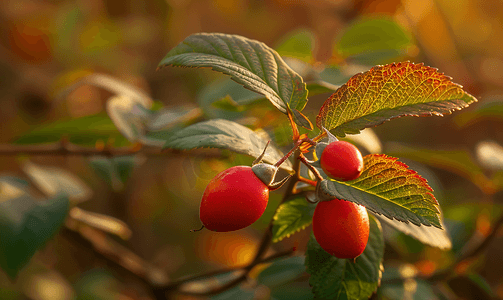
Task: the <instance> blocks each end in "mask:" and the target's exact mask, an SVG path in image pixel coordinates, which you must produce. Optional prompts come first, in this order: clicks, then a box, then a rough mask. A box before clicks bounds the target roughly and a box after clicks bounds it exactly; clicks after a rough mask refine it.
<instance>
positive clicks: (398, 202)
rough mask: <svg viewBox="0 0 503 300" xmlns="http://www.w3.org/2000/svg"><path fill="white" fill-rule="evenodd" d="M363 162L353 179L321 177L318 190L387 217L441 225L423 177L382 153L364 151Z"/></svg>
mask: <svg viewBox="0 0 503 300" xmlns="http://www.w3.org/2000/svg"><path fill="white" fill-rule="evenodd" d="M363 163H364V170H363V172H362V174H361V175H360V177H358V178H357V179H355V180H351V181H346V182H339V181H334V180H323V181H322V182H321V183H320V185H319V187H320V191H321V192H323V193H325V194H327V196H331V197H335V198H338V199H344V200H348V201H351V202H354V203H357V204H360V205H363V206H365V207H367V209H369V210H371V211H372V212H374V213H376V214H380V215H384V216H385V217H388V218H389V219H396V220H398V221H402V222H405V223H408V222H411V223H412V224H414V225H416V226H420V225H426V226H430V225H433V226H435V227H438V228H441V224H440V219H439V216H438V214H439V213H440V211H439V209H438V203H437V200H436V199H435V196H433V194H432V192H433V190H432V189H431V187H430V186H429V185H428V183H427V182H426V180H425V179H424V178H423V177H421V176H420V175H419V174H417V172H415V171H413V170H411V169H409V168H408V167H407V165H405V164H404V163H401V162H398V161H397V158H394V157H389V156H386V155H384V154H373V155H372V154H371V155H367V156H365V157H364V158H363Z"/></svg>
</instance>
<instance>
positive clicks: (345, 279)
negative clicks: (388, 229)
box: [306, 216, 384, 300]
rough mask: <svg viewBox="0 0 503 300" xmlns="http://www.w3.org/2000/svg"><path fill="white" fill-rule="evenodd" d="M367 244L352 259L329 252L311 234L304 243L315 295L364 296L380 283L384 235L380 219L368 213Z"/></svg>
mask: <svg viewBox="0 0 503 300" xmlns="http://www.w3.org/2000/svg"><path fill="white" fill-rule="evenodd" d="M369 221H370V236H369V240H368V243H367V247H366V248H365V250H364V251H363V253H362V255H360V256H358V257H357V258H356V259H355V260H354V262H353V260H351V259H340V258H337V257H335V256H332V255H330V254H328V253H327V252H326V251H325V250H323V249H322V248H321V246H320V245H319V244H318V242H316V239H315V237H314V235H311V239H310V240H309V242H308V244H307V251H306V267H307V272H308V273H309V274H311V278H310V279H309V284H310V285H311V286H312V287H313V293H314V295H315V298H316V299H327V300H328V299H355V300H356V299H367V298H369V297H370V296H371V295H372V294H373V293H374V292H375V291H376V290H377V287H378V286H379V282H380V279H381V275H382V270H383V268H382V259H383V255H384V239H383V235H382V230H381V226H380V224H379V222H378V221H377V220H375V219H374V218H373V217H372V216H369Z"/></svg>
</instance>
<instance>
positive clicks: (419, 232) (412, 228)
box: [376, 215, 452, 249]
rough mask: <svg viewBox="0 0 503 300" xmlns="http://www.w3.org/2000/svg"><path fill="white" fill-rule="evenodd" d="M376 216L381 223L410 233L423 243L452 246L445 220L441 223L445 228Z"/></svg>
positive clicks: (445, 247)
mask: <svg viewBox="0 0 503 300" xmlns="http://www.w3.org/2000/svg"><path fill="white" fill-rule="evenodd" d="M376 217H377V219H378V220H379V221H381V223H384V224H385V225H387V226H389V227H391V228H394V229H396V230H398V231H400V232H403V233H405V234H407V235H410V236H411V237H413V238H415V239H417V240H418V241H420V242H422V243H423V244H427V245H430V246H433V247H437V248H440V249H451V248H452V243H451V239H450V237H449V235H448V234H447V231H446V230H445V225H444V224H443V222H440V224H441V226H442V228H444V229H440V228H437V227H433V226H416V225H413V224H410V223H409V224H407V223H403V222H399V221H395V220H390V219H388V218H386V217H383V216H379V215H376Z"/></svg>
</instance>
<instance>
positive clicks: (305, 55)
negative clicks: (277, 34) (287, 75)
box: [274, 28, 315, 62]
mask: <svg viewBox="0 0 503 300" xmlns="http://www.w3.org/2000/svg"><path fill="white" fill-rule="evenodd" d="M314 40H315V37H314V35H313V33H312V32H311V31H310V30H309V29H304V28H301V29H296V30H294V31H291V32H289V33H287V34H286V35H285V36H284V37H283V38H282V39H281V40H280V41H279V42H278V45H277V46H276V47H274V48H275V49H276V51H278V53H279V55H281V56H288V57H295V58H298V59H301V60H302V61H305V62H310V61H311V60H312V59H313V49H314Z"/></svg>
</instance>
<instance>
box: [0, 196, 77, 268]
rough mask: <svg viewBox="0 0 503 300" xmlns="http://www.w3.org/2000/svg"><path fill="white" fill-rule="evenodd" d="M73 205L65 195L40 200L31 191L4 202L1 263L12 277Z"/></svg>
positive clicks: (0, 211) (0, 205)
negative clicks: (32, 195)
mask: <svg viewBox="0 0 503 300" xmlns="http://www.w3.org/2000/svg"><path fill="white" fill-rule="evenodd" d="M68 209H69V202H68V198H67V197H65V196H62V195H59V196H56V197H54V198H52V199H49V200H46V201H43V202H39V201H35V200H34V199H33V198H31V197H30V196H28V195H23V196H21V197H18V198H14V199H10V200H6V201H3V202H0V236H1V237H2V242H1V243H0V267H1V268H2V269H3V270H4V271H5V272H6V273H7V275H9V276H10V277H11V278H14V277H16V275H17V273H18V272H19V270H21V268H23V267H24V266H25V265H26V264H27V263H28V262H29V260H30V259H31V257H32V256H33V255H34V254H35V252H36V251H37V250H38V249H39V248H40V247H42V246H43V245H44V244H45V243H46V242H47V240H49V239H50V238H51V237H52V236H53V235H54V234H55V233H56V232H57V231H58V229H59V227H60V226H61V225H62V224H63V222H64V220H65V218H66V215H67V213H68Z"/></svg>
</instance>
